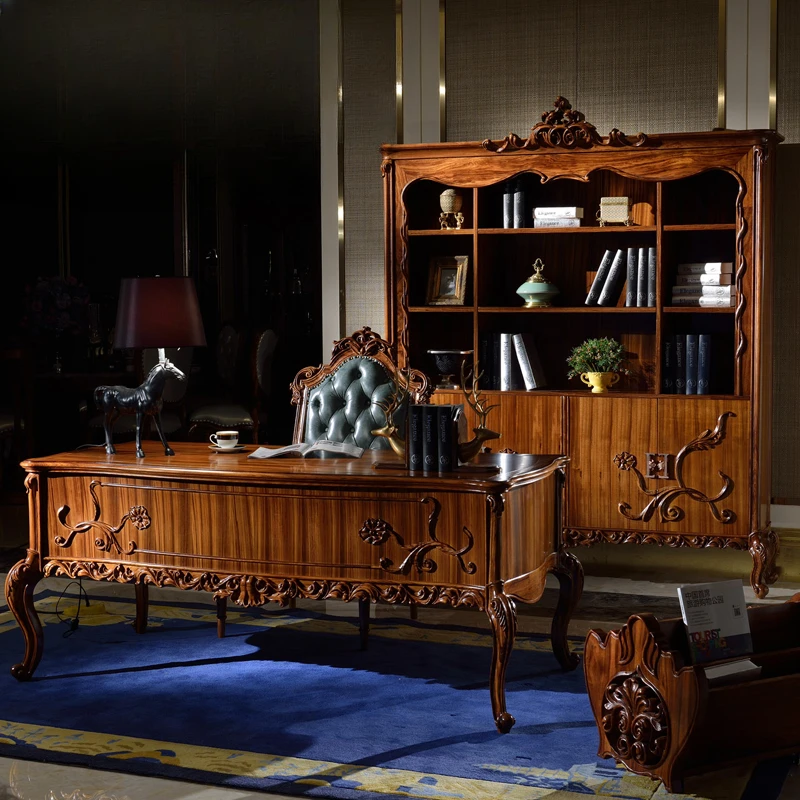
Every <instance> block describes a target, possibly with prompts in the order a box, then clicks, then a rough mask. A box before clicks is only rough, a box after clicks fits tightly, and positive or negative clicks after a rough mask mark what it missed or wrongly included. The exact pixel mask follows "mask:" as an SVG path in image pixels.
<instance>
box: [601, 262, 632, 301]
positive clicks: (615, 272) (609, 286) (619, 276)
mask: <svg viewBox="0 0 800 800" xmlns="http://www.w3.org/2000/svg"><path fill="white" fill-rule="evenodd" d="M627 272H628V264H627V253H626V252H625V250H617V252H616V254H615V255H614V260H613V261H612V262H611V267H610V269H609V270H608V275H607V276H606V279H605V282H604V284H603V288H602V289H601V290H600V296H599V297H598V298H597V305H599V306H615V305H616V304H617V302H618V301H619V298H620V295H621V294H622V287H623V284H624V283H625V277H626V275H627Z"/></svg>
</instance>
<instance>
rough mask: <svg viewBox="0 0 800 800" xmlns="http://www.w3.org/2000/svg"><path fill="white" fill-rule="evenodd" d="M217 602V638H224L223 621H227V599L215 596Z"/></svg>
mask: <svg viewBox="0 0 800 800" xmlns="http://www.w3.org/2000/svg"><path fill="white" fill-rule="evenodd" d="M215 597H216V601H217V638H218V639H224V638H225V621H226V620H227V619H228V598H227V596H226V595H224V594H218V595H216V596H215Z"/></svg>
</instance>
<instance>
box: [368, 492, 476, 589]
mask: <svg viewBox="0 0 800 800" xmlns="http://www.w3.org/2000/svg"><path fill="white" fill-rule="evenodd" d="M420 502H421V503H425V504H426V505H428V504H429V505H430V506H431V511H430V513H429V514H428V539H429V541H427V542H419V543H417V544H413V545H407V544H405V542H404V540H403V537H402V536H401V535H400V534H399V533H398V532H397V531H396V530H395V529H394V528H393V527H392V526H391V525H390V524H389V523H388V522H386V521H385V520H382V519H367V520H366V521H365V522H364V524H363V525H362V526H361V529H360V530H359V532H358V535H359V536H360V537H361V539H362V540H363V541H365V542H366V543H367V544H371V545H380V544H383V543H384V542H386V541H388V540H389V539H390V538H394V539H395V540H396V541H397V543H398V544H399V545H400V547H401V548H402V549H403V550H407V551H408V555H407V556H406V557H405V558H404V559H403V561H402V563H401V564H400V565H399V566H397V567H395V566H394V561H392V559H390V558H387V557H386V556H382V557H381V558H380V559H379V561H378V563H379V564H380V565H381V569H383V570H385V571H386V572H391V573H394V574H395V575H408V574H409V573H410V572H411V569H412V568H414V569H416V570H417V572H418V573H423V572H429V573H430V572H436V570H437V569H438V565H437V564H436V562H435V561H434V560H433V559H432V558H430V553H431V552H432V551H435V550H438V551H439V552H440V553H441V554H442V555H446V556H452V557H453V558H455V559H456V560H457V561H458V565H459V567H460V568H461V570H462V571H463V572H466V573H467V575H473V574H474V573H475V571H476V570H477V567H476V566H475V564H474V563H473V562H472V561H465V560H464V556H465V555H466V554H467V553H469V551H470V550H472V548H473V546H474V544H475V537H474V536H473V535H472V532H471V531H470V530H469V528H467V527H466V526H464V527H463V528H462V530H463V532H464V535H465V536H466V538H467V543H466V544H465V545H464V547H462V548H461V549H460V550H456V549H455V547H453V546H452V545H449V544H447V543H445V542H441V541H439V539H438V538H437V536H436V525H437V523H438V521H439V514H440V513H441V510H442V505H441V503H440V502H439V501H438V500H437V499H436V498H435V497H423V498H422V499H421V500H420Z"/></svg>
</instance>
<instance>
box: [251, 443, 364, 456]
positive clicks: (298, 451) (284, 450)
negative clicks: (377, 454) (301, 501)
mask: <svg viewBox="0 0 800 800" xmlns="http://www.w3.org/2000/svg"><path fill="white" fill-rule="evenodd" d="M322 455H332V456H342V457H345V458H361V456H362V455H364V448H363V447H357V446H356V445H354V444H348V443H347V442H330V441H328V440H327V439H318V440H317V441H316V442H300V443H298V444H287V445H286V446H285V447H259V448H257V449H256V450H254V451H253V452H252V453H250V455H249V456H247V457H248V458H319V457H320V456H322Z"/></svg>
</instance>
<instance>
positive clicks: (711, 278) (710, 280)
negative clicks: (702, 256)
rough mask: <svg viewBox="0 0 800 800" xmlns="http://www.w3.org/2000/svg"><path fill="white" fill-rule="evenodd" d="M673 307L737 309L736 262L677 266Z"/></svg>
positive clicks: (706, 262)
mask: <svg viewBox="0 0 800 800" xmlns="http://www.w3.org/2000/svg"><path fill="white" fill-rule="evenodd" d="M672 305H674V306H699V307H701V308H730V307H731V306H735V305H736V287H735V286H734V285H733V262H731V261H700V262H695V263H691V264H678V276H677V279H676V281H675V286H673V287H672Z"/></svg>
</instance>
